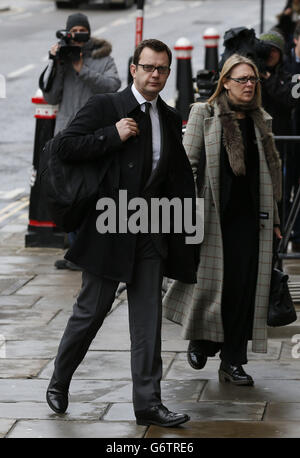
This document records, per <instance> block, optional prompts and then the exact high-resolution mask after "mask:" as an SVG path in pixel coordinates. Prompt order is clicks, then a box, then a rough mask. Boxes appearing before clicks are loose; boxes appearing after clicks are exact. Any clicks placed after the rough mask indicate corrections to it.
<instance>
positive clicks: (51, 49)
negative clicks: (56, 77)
mask: <svg viewBox="0 0 300 458" xmlns="http://www.w3.org/2000/svg"><path fill="white" fill-rule="evenodd" d="M58 48H59V44H58V43H55V45H53V46H51V48H50V54H51V56H53V57H55V56H56V53H57V51H58Z"/></svg>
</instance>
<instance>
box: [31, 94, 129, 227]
mask: <svg viewBox="0 0 300 458" xmlns="http://www.w3.org/2000/svg"><path fill="white" fill-rule="evenodd" d="M107 96H108V97H109V98H110V99H111V101H112V103H113V104H114V106H115V108H116V111H117V113H118V116H120V118H122V117H123V114H122V113H123V112H122V109H123V107H122V106H121V105H120V101H119V98H118V97H116V94H107ZM61 135H62V134H61V133H58V134H57V135H56V136H55V137H54V138H52V139H51V140H49V141H48V142H47V143H46V145H45V146H44V148H43V151H42V154H41V159H42V161H41V163H40V164H39V170H40V179H41V180H42V181H44V184H45V189H46V194H47V204H48V208H49V211H50V214H51V217H52V218H53V221H54V222H55V224H57V226H58V227H59V228H60V229H62V230H63V231H65V232H73V231H75V230H77V229H78V228H79V226H80V225H81V223H82V221H83V219H84V218H85V216H86V215H87V213H88V211H89V210H90V208H91V207H92V205H93V204H94V203H95V202H96V201H97V199H99V195H100V193H101V184H102V182H103V179H104V177H105V175H106V173H107V171H108V169H109V167H110V166H111V164H112V161H113V158H114V155H111V156H109V157H107V158H106V159H104V160H103V162H102V163H101V164H99V163H95V161H89V162H88V161H87V162H80V164H78V163H74V162H65V161H63V160H61V159H60V157H59V155H58V154H57V150H58V144H59V140H60V137H61Z"/></svg>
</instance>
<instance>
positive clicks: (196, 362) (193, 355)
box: [187, 340, 207, 370]
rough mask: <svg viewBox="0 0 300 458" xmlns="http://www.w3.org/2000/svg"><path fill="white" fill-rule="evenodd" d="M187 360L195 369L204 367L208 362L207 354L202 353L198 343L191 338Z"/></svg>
mask: <svg viewBox="0 0 300 458" xmlns="http://www.w3.org/2000/svg"><path fill="white" fill-rule="evenodd" d="M187 360H188V362H189V365H190V366H192V368H193V369H197V370H199V369H203V367H204V366H205V364H206V362H207V356H206V355H205V354H204V353H202V352H201V351H200V350H199V348H197V344H196V343H195V342H194V341H193V340H191V341H190V343H189V346H188V349H187Z"/></svg>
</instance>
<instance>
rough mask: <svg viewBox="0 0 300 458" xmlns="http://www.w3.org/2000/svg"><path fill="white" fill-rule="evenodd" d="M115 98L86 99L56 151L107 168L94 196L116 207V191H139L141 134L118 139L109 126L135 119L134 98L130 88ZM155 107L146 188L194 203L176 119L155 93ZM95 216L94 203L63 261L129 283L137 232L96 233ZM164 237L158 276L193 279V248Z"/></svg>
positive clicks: (178, 239) (182, 240)
mask: <svg viewBox="0 0 300 458" xmlns="http://www.w3.org/2000/svg"><path fill="white" fill-rule="evenodd" d="M116 97H117V98H118V103H117V105H116V104H114V103H112V101H111V98H109V97H108V96H107V95H105V94H101V95H96V96H94V97H92V98H91V99H90V100H89V101H88V103H87V104H86V105H85V106H84V107H83V108H82V109H81V110H80V111H79V112H78V114H77V115H76V117H75V118H74V120H73V121H72V123H71V124H70V126H69V127H68V128H67V129H66V130H65V131H63V135H62V137H61V139H60V142H59V148H58V154H59V156H60V157H61V159H63V160H66V161H95V167H107V168H108V170H107V173H106V174H105V176H104V178H103V181H102V184H101V189H100V191H99V197H104V196H105V197H109V198H111V199H113V200H114V202H116V206H117V207H118V197H119V190H120V189H123V190H126V191H127V198H128V200H129V199H132V198H135V197H139V196H140V195H141V178H142V169H143V135H139V136H137V137H131V138H130V139H129V140H127V141H126V142H124V143H123V142H122V141H121V139H120V136H119V134H118V131H117V128H116V126H115V124H116V122H117V121H119V120H120V118H121V117H128V118H129V117H133V118H135V113H136V112H137V107H138V102H137V100H136V99H135V97H134V95H133V93H132V91H131V87H127V88H126V89H125V90H124V91H122V92H119V93H117V94H114V98H116ZM115 100H116V99H115ZM157 106H158V111H159V116H160V121H161V122H160V124H161V134H162V148H161V155H160V160H159V162H158V165H157V167H156V169H155V170H154V171H153V173H152V175H151V177H150V180H149V181H150V183H147V185H146V188H147V186H151V182H153V181H154V182H155V183H156V185H157V188H159V189H160V197H167V198H168V199H172V198H174V197H178V198H180V199H181V201H182V202H183V199H184V198H190V199H192V200H193V202H195V187H194V180H193V174H192V170H191V166H190V163H189V161H188V158H187V156H186V153H185V150H184V147H183V145H182V138H181V126H182V124H181V117H180V115H179V114H178V112H177V111H176V110H175V109H173V108H171V107H169V106H168V105H167V104H166V103H165V102H163V100H162V99H161V98H160V97H158V101H157ZM116 107H117V108H116ZM118 107H119V109H118ZM120 107H121V112H122V113H121V115H120ZM144 192H145V190H144ZM99 214H100V212H99V210H96V203H95V204H94V205H93V206H92V207H91V209H90V210H89V212H88V215H87V217H86V218H85V219H84V221H83V222H82V224H81V226H80V228H79V230H78V235H77V238H76V241H75V242H74V243H73V244H72V246H71V248H70V249H69V251H68V252H67V254H66V259H68V260H70V261H72V262H74V263H76V264H77V265H79V266H80V267H82V268H83V269H84V270H87V271H88V272H91V273H93V274H95V275H98V276H100V277H105V278H110V279H113V280H116V281H121V282H130V281H131V280H132V276H133V273H134V259H135V246H136V238H137V235H135V234H132V233H130V232H127V233H116V234H114V233H106V234H101V233H99V232H98V231H97V227H96V220H97V217H98V216H99ZM171 227H172V223H171ZM165 240H166V242H165V244H166V245H167V250H166V253H167V255H166V256H165V263H164V264H165V270H164V274H165V275H166V276H168V277H169V278H174V279H179V280H181V281H184V282H187V283H195V282H196V271H197V261H198V247H197V246H196V245H192V244H186V238H185V234H184V233H182V234H168V235H167V236H166V239H165Z"/></svg>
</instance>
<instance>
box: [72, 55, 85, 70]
mask: <svg viewBox="0 0 300 458" xmlns="http://www.w3.org/2000/svg"><path fill="white" fill-rule="evenodd" d="M72 64H73V68H74V70H75V72H77V73H79V72H80V70H81V69H82V67H83V57H82V52H81V53H80V59H79V60H76V62H72Z"/></svg>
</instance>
